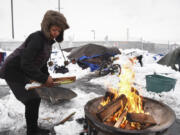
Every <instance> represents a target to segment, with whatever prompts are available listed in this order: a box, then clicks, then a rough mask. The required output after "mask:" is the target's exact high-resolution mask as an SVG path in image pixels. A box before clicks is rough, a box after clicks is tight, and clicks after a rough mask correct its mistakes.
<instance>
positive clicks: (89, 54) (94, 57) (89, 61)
mask: <svg viewBox="0 0 180 135" xmlns="http://www.w3.org/2000/svg"><path fill="white" fill-rule="evenodd" d="M117 54H121V52H120V51H119V49H118V48H115V47H110V48H108V47H104V46H101V45H96V44H86V45H84V46H81V47H78V48H74V49H73V50H72V51H71V53H70V54H69V55H68V58H69V59H70V60H75V61H76V62H77V63H78V65H79V66H80V67H82V68H83V69H85V68H87V67H90V69H91V72H93V71H95V70H99V69H100V68H101V66H100V65H102V62H103V61H107V60H109V58H110V57H114V56H115V55H117Z"/></svg>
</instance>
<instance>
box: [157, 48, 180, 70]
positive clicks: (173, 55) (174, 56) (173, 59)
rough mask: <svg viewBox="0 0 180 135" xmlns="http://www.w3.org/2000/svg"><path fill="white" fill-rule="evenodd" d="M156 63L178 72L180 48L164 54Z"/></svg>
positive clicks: (179, 68)
mask: <svg viewBox="0 0 180 135" xmlns="http://www.w3.org/2000/svg"><path fill="white" fill-rule="evenodd" d="M157 63H158V64H161V65H167V66H171V68H172V69H174V70H176V71H177V70H178V71H180V47H178V48H176V49H175V50H173V51H171V52H169V53H168V54H166V55H165V56H164V57H163V58H161V59H160V60H159V61H158V62H157Z"/></svg>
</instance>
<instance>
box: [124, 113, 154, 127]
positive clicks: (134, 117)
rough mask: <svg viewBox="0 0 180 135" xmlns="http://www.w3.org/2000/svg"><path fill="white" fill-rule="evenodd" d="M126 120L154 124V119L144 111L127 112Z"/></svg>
mask: <svg viewBox="0 0 180 135" xmlns="http://www.w3.org/2000/svg"><path fill="white" fill-rule="evenodd" d="M127 120H129V121H130V122H139V123H141V124H147V123H148V124H152V125H156V121H155V120H154V118H153V117H152V116H151V115H148V114H144V113H128V114H127Z"/></svg>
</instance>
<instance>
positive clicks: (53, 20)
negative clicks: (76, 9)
mask: <svg viewBox="0 0 180 135" xmlns="http://www.w3.org/2000/svg"><path fill="white" fill-rule="evenodd" d="M52 25H56V26H59V27H61V28H62V29H63V30H62V32H61V33H60V35H59V36H58V37H57V39H56V40H57V41H58V42H61V41H63V35H64V30H66V29H68V28H69V25H68V24H67V21H66V18H65V17H64V15H63V14H61V13H59V12H57V11H53V10H48V11H47V12H46V13H45V15H44V18H43V20H42V22H41V31H42V32H43V33H44V35H45V37H46V38H47V39H50V32H49V29H50V26H52Z"/></svg>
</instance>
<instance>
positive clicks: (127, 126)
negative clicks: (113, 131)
mask: <svg viewBox="0 0 180 135" xmlns="http://www.w3.org/2000/svg"><path fill="white" fill-rule="evenodd" d="M124 129H127V130H131V129H132V127H131V125H130V123H129V122H128V123H127V124H126V126H125V128H124Z"/></svg>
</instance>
